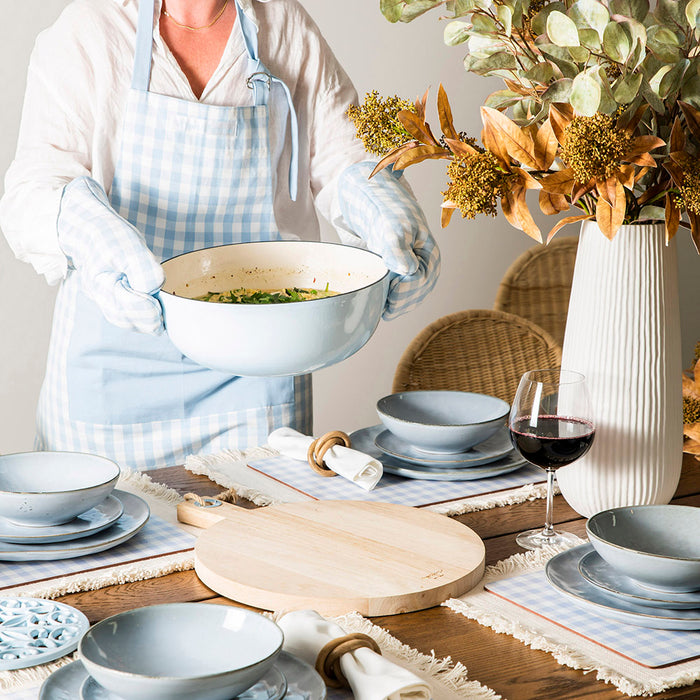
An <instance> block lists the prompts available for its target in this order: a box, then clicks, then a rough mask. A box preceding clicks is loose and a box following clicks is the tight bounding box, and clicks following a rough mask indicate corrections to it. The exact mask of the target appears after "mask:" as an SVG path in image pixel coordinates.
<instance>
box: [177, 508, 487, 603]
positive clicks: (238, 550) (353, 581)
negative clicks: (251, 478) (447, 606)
mask: <svg viewBox="0 0 700 700" xmlns="http://www.w3.org/2000/svg"><path fill="white" fill-rule="evenodd" d="M214 503H216V504H219V502H218V501H214ZM178 517H179V518H180V520H181V521H183V522H187V523H190V524H192V525H196V526H198V527H207V528H208V529H206V530H204V531H203V532H202V534H201V535H200V536H199V538H198V540H197V543H196V546H195V571H196V573H197V575H198V576H199V578H200V579H201V580H202V582H203V583H205V584H206V585H207V586H209V587H210V588H211V589H213V590H214V591H216V592H217V593H219V594H221V595H223V596H226V597H227V598H231V599H232V600H237V601H239V602H241V603H245V604H247V605H252V606H254V607H257V608H262V609H264V610H291V609H304V608H312V609H314V610H317V611H318V612H320V613H321V614H323V615H340V614H343V613H347V612H351V611H354V610H356V611H358V612H360V613H361V614H363V615H366V616H376V615H392V614H396V613H402V612H409V611H412V610H422V609H424V608H430V607H433V606H435V605H439V604H440V603H442V602H443V601H444V600H446V599H448V598H451V597H454V596H458V595H461V594H463V593H465V592H466V591H468V590H470V589H471V588H472V587H473V586H475V585H476V583H477V582H478V581H479V580H480V579H481V576H482V574H483V571H484V558H485V548H484V543H483V542H482V541H481V539H480V538H479V536H478V535H477V534H476V533H475V532H474V531H473V530H471V529H469V528H468V527H467V526H466V525H462V524H461V523H459V522H457V521H456V520H452V519H451V518H448V517H446V516H444V515H439V514H437V513H433V512H431V511H427V510H420V509H418V508H410V507H407V506H399V505H393V504H387V503H371V502H366V501H313V502H304V503H287V504H282V505H273V506H267V507H264V508H257V509H254V510H248V509H244V508H239V507H237V506H233V505H230V504H227V503H221V504H219V505H216V506H214V507H212V506H208V507H202V506H197V505H195V504H194V503H192V502H185V503H181V504H180V505H179V506H178Z"/></svg>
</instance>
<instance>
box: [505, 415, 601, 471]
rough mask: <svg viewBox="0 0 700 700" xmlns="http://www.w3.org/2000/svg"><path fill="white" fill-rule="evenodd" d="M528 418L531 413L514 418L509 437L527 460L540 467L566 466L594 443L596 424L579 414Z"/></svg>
mask: <svg viewBox="0 0 700 700" xmlns="http://www.w3.org/2000/svg"><path fill="white" fill-rule="evenodd" d="M531 422H532V421H531V419H530V416H523V417H522V418H517V419H516V420H515V421H514V422H513V423H512V425H511V426H510V439H511V442H512V443H513V446H514V447H515V449H516V450H517V451H518V452H519V453H520V454H521V455H522V456H523V457H524V458H525V459H526V460H527V461H528V462H531V463H532V464H536V465H537V466H538V467H542V468H543V469H558V468H559V467H565V466H566V465H567V464H571V462H575V461H576V460H577V459H578V458H579V457H583V455H585V454H586V452H588V450H589V449H590V447H591V445H592V444H593V437H594V435H595V428H594V427H593V424H592V423H589V422H588V421H586V420H583V419H582V418H567V417H565V416H537V424H536V425H531Z"/></svg>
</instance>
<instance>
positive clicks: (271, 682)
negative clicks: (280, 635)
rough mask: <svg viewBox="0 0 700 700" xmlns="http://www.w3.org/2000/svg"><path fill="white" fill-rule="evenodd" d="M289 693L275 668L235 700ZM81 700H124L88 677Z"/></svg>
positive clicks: (277, 698)
mask: <svg viewBox="0 0 700 700" xmlns="http://www.w3.org/2000/svg"><path fill="white" fill-rule="evenodd" d="M286 692H287V679H286V678H285V677H284V674H283V673H282V671H280V670H278V669H277V668H275V667H274V666H273V667H272V668H271V669H270V670H269V671H268V672H267V673H266V674H265V675H264V676H263V677H262V678H261V679H260V680H259V681H258V682H257V683H256V684H255V685H254V686H252V687H250V688H248V690H246V691H245V692H243V693H241V694H240V695H236V696H235V700H281V699H282V698H283V697H284V696H285V693H286ZM80 698H81V700H123V699H122V697H121V696H119V695H115V694H114V693H113V692H111V691H110V690H107V688H104V687H102V686H101V685H100V684H99V683H98V682H97V681H96V680H95V679H94V678H93V677H92V676H88V677H87V678H86V679H85V680H84V681H83V685H82V686H81V688H80Z"/></svg>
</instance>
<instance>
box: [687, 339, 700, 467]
mask: <svg viewBox="0 0 700 700" xmlns="http://www.w3.org/2000/svg"><path fill="white" fill-rule="evenodd" d="M683 436H684V437H683V452H688V453H689V454H692V455H694V456H695V459H698V460H700V343H698V344H697V345H696V346H695V360H694V361H693V365H692V367H691V368H690V369H689V370H688V371H687V372H684V373H683Z"/></svg>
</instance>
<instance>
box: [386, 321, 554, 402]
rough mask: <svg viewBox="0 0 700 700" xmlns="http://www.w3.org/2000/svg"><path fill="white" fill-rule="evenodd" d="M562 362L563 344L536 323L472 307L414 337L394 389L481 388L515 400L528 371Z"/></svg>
mask: <svg viewBox="0 0 700 700" xmlns="http://www.w3.org/2000/svg"><path fill="white" fill-rule="evenodd" d="M560 363H561V347H560V346H559V344H558V343H557V342H556V341H555V340H554V338H553V337H552V336H551V335H550V334H549V333H547V331H545V330H544V329H542V328H540V327H538V326H537V325H536V324H534V323H532V321H528V320H527V319H524V318H521V317H520V316H516V315H515V314H509V313H506V312H504V311H495V310H492V309H470V310H467V311H458V312H457V313H453V314H449V315H447V316H443V317H442V318H439V319H438V320H437V321H434V322H433V323H431V324H430V325H429V326H427V327H426V328H424V329H423V330H422V331H421V332H420V333H419V334H418V335H417V336H416V337H415V338H414V339H413V340H412V341H411V343H410V344H409V346H408V347H407V348H406V350H405V351H404V353H403V355H402V356H401V358H400V360H399V363H398V366H397V368H396V372H395V374H394V382H393V387H392V391H393V392H400V391H416V390H421V389H423V390H425V389H451V390H458V391H475V392H479V393H483V394H490V395H492V396H498V397H499V398H501V399H504V400H505V401H508V402H512V400H513V397H514V396H515V391H516V389H517V388H518V382H519V381H520V377H521V376H522V375H523V373H524V372H526V371H527V370H530V369H537V368H541V367H557V366H558V365H559V364H560Z"/></svg>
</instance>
